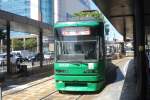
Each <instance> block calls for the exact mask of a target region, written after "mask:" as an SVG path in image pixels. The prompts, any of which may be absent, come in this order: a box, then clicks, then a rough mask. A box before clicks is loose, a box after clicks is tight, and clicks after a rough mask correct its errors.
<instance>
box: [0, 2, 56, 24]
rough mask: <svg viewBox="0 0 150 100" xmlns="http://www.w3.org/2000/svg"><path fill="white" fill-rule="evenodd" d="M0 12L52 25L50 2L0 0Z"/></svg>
mask: <svg viewBox="0 0 150 100" xmlns="http://www.w3.org/2000/svg"><path fill="white" fill-rule="evenodd" d="M0 10H4V11H8V12H11V13H14V14H17V15H21V16H26V17H29V18H32V19H35V20H41V21H42V22H45V23H48V24H52V22H53V18H52V0H0Z"/></svg>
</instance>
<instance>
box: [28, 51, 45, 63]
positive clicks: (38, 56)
mask: <svg viewBox="0 0 150 100" xmlns="http://www.w3.org/2000/svg"><path fill="white" fill-rule="evenodd" d="M42 57H43V56H42ZM40 59H41V56H40V53H36V54H33V55H32V56H30V57H28V61H40Z"/></svg>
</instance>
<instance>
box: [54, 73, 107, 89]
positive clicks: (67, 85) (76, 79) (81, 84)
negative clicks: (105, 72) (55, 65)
mask: <svg viewBox="0 0 150 100" xmlns="http://www.w3.org/2000/svg"><path fill="white" fill-rule="evenodd" d="M55 79H56V89H57V90H61V91H97V90H100V89H102V88H104V86H105V85H104V83H105V81H104V78H100V77H99V76H55Z"/></svg>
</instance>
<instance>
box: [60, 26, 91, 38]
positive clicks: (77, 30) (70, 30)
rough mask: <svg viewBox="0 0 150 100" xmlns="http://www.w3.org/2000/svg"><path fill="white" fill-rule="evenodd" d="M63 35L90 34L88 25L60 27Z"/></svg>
mask: <svg viewBox="0 0 150 100" xmlns="http://www.w3.org/2000/svg"><path fill="white" fill-rule="evenodd" d="M62 35H63V36H75V35H90V29H89V28H88V27H66V28H63V29H62Z"/></svg>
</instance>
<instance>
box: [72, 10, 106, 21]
mask: <svg viewBox="0 0 150 100" xmlns="http://www.w3.org/2000/svg"><path fill="white" fill-rule="evenodd" d="M74 17H79V18H82V17H93V18H95V19H97V20H102V21H104V17H103V15H102V14H101V13H100V12H98V11H96V10H89V11H81V12H78V13H74Z"/></svg>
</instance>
